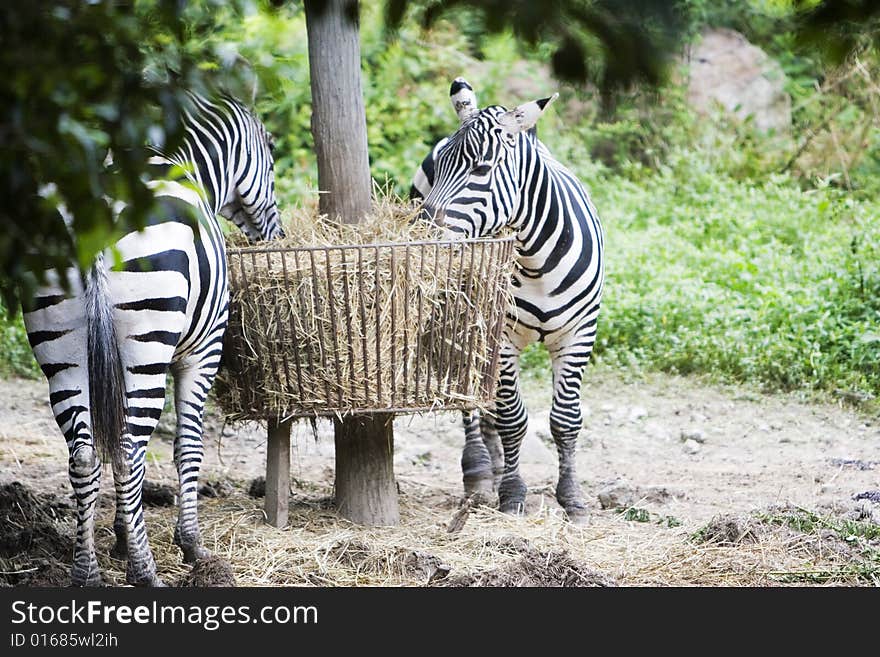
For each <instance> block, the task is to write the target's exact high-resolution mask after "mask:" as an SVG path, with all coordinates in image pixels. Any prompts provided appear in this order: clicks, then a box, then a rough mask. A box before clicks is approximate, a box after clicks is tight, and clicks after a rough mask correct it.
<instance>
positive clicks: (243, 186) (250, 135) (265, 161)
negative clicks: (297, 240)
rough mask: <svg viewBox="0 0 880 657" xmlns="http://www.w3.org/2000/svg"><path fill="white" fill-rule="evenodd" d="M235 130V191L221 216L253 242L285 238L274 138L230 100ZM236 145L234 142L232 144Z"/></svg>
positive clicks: (252, 116)
mask: <svg viewBox="0 0 880 657" xmlns="http://www.w3.org/2000/svg"><path fill="white" fill-rule="evenodd" d="M226 104H227V105H228V107H229V108H230V109H231V112H232V119H233V124H234V127H235V129H237V130H238V131H239V139H238V142H237V146H233V149H236V148H237V152H234V153H233V156H232V157H231V158H230V165H229V166H230V176H231V180H232V188H231V189H230V190H229V193H228V195H227V201H226V203H225V204H224V205H223V206H222V207H221V208H220V212H219V214H220V216H222V217H224V218H226V219H228V220H229V221H231V222H233V223H234V224H235V225H236V226H238V227H239V229H241V231H242V232H243V233H244V234H245V235H247V237H248V239H250V240H251V241H252V242H258V241H261V240H272V239H275V238H280V237H284V230H283V229H282V227H281V214H280V213H279V212H278V203H277V202H276V200H275V173H274V166H275V161H274V159H273V157H272V151H273V149H274V143H273V141H272V135H271V134H269V132H268V131H267V130H266V128H265V127H264V126H263V124H262V123H261V122H260V120H259V119H257V118H256V117H255V116H254V115H253V114H251V113H250V112H249V111H248V110H247V109H245V108H244V107H243V106H242V105H241V104H240V103H238V102H237V101H234V100H232V99H231V98H230V99H227V103H226ZM233 143H234V144H235V142H233Z"/></svg>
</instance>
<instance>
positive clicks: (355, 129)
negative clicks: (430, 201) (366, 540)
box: [304, 0, 400, 525]
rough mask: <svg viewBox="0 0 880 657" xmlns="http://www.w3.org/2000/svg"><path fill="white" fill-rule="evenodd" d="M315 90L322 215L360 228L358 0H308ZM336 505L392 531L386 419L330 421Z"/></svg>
mask: <svg viewBox="0 0 880 657" xmlns="http://www.w3.org/2000/svg"><path fill="white" fill-rule="evenodd" d="M304 4H305V10H306V31H307V33H308V40H309V73H310V79H311V89H312V136H313V137H314V139H315V155H316V157H317V160H318V188H319V189H320V190H321V197H320V200H319V206H320V207H319V209H320V212H321V214H326V215H327V216H328V217H329V218H330V219H331V220H334V221H341V222H343V223H352V224H356V223H359V222H360V221H361V220H362V219H363V218H364V217H365V216H366V215H367V214H369V212H370V204H371V193H370V191H371V187H372V181H371V179H370V161H369V157H368V153H367V115H366V112H365V111H364V97H363V93H362V91H361V48H360V34H359V33H358V13H359V11H360V9H359V6H358V2H357V0H305V2H304ZM335 439H336V503H337V507H338V509H339V511H340V513H341V514H342V515H343V516H345V517H346V518H349V519H351V520H353V521H354V522H358V523H361V524H365V525H396V524H398V523H399V522H400V514H399V512H398V507H397V484H396V482H395V481H394V469H393V455H394V449H393V448H394V436H393V434H392V424H391V415H390V414H384V415H375V416H361V417H347V418H345V419H344V420H342V421H337V422H336V423H335Z"/></svg>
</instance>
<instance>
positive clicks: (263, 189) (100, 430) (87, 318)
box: [24, 95, 282, 586]
mask: <svg viewBox="0 0 880 657" xmlns="http://www.w3.org/2000/svg"><path fill="white" fill-rule="evenodd" d="M190 102H191V105H190V106H189V107H188V109H187V110H186V111H185V115H184V122H185V127H186V134H185V138H184V141H183V144H182V146H181V147H180V148H179V149H178V151H177V152H176V153H174V154H173V155H168V156H165V155H156V156H155V157H152V158H151V159H150V162H149V166H150V167H151V168H152V169H153V171H152V173H153V174H155V175H154V176H153V180H152V181H151V182H150V183H149V185H150V187H152V188H153V193H154V194H155V195H156V197H157V200H156V204H155V207H154V210H153V212H152V214H151V215H150V216H149V217H148V220H147V226H146V228H145V229H144V230H143V231H141V232H137V231H134V232H131V233H129V234H127V235H125V236H124V237H122V238H121V239H120V240H119V241H118V242H117V243H116V244H115V246H114V249H108V250H107V251H105V253H104V254H102V255H99V256H98V257H97V259H96V261H95V262H94V264H93V266H92V267H91V268H90V270H89V271H88V272H80V271H79V270H78V269H71V270H69V271H68V272H67V278H68V281H67V282H68V287H67V291H65V290H64V288H63V287H62V286H61V285H60V284H59V282H60V281H59V280H58V277H57V276H55V275H54V273H52V272H47V276H48V280H47V284H46V285H45V286H43V287H41V288H39V289H38V291H37V293H36V295H35V298H34V299H33V301H32V302H31V303H30V304H28V305H26V307H25V313H24V322H25V326H26V328H27V332H28V339H29V340H30V343H31V347H32V349H33V352H34V356H35V357H36V359H37V362H38V363H39V365H40V367H41V369H42V370H43V374H44V375H45V376H46V378H47V379H48V382H49V402H50V404H51V406H52V411H53V413H54V415H55V420H56V422H57V423H58V426H59V428H60V429H61V432H62V433H63V434H64V437H65V439H66V440H67V446H68V450H69V454H70V457H69V461H68V465H69V474H70V483H71V484H72V486H73V491H74V495H75V497H76V505H77V534H76V544H75V549H74V558H73V567H72V570H71V579H72V583H73V584H74V585H77V586H91V585H98V584H100V583H101V575H100V572H99V568H98V562H97V559H96V557H95V541H94V514H95V503H96V501H97V497H98V490H99V485H100V478H101V465H102V462H104V463H106V462H109V463H111V465H112V470H113V478H114V481H115V485H116V517H115V521H114V523H113V529H114V531H115V534H116V546H115V547H114V549H113V554H115V555H116V556H118V557H120V558H126V557H127V560H128V563H127V569H126V579H127V581H128V582H129V583H131V584H137V585H152V586H161V585H162V581H161V580H160V579H159V577H158V576H157V574H156V564H155V561H154V559H153V555H152V552H151V551H150V547H149V543H148V540H147V531H146V527H145V524H144V510H143V506H142V502H141V489H142V484H143V481H144V467H145V460H144V456H145V454H146V450H147V443H148V441H149V438H150V435H151V434H152V432H153V429H155V427H156V424H157V423H158V421H159V416H160V415H161V413H162V408H163V406H164V401H165V376H166V373H167V372H168V371H169V370H170V371H171V374H172V375H173V377H174V401H175V410H176V412H177V431H176V435H175V439H174V461H175V465H176V467H177V472H178V477H179V484H180V493H179V515H178V520H177V526H176V529H175V533H174V541H175V543H176V544H177V545H179V546H180V548H181V550H182V552H183V559H184V561H186V562H193V561H195V560H196V559H199V558H203V557H206V556H208V554H209V553H208V551H207V550H206V549H205V548H203V547H202V545H201V539H200V536H199V525H198V517H197V510H196V496H197V487H198V476H199V469H200V466H201V462H202V454H203V447H202V413H203V410H204V405H205V399H206V397H207V395H208V392H209V391H210V389H211V385H212V384H213V380H214V375H215V374H216V372H217V367H218V365H219V363H220V357H221V352H222V339H223V333H224V331H225V329H226V322H227V316H228V306H229V291H228V287H227V271H226V252H225V250H224V238H223V232H222V230H221V227H220V224H219V222H218V221H217V218H216V215H217V214H220V215H221V216H223V217H226V218H227V219H230V220H231V221H233V222H234V223H235V224H236V225H237V226H238V227H239V228H240V229H241V230H243V231H244V232H245V234H246V235H247V236H248V237H249V238H251V239H252V240H258V239H272V238H275V237H278V236H281V235H282V230H281V226H280V219H279V213H278V208H277V205H276V202H275V182H274V174H273V160H272V153H271V149H272V142H271V138H270V136H269V134H268V133H267V132H266V129H265V128H264V127H263V125H262V124H261V123H260V122H259V121H258V120H257V119H256V118H255V117H254V116H253V115H251V113H250V112H248V110H246V109H245V108H244V107H243V106H242V105H241V104H239V103H238V102H237V101H235V100H233V99H231V98H228V97H224V98H221V99H218V100H217V101H208V100H206V99H204V98H202V97H199V96H196V95H190ZM175 166H176V167H182V168H183V170H185V171H186V172H187V173H186V177H187V178H188V180H183V181H182V182H181V181H180V180H178V179H171V177H170V176H169V173H170V172H171V169H172V167H175ZM175 170H180V169H175ZM125 211H126V210H125V209H122V210H121V212H122V213H124V212H125ZM61 212H62V215H63V214H64V211H63V210H61ZM114 250H115V255H116V257H118V258H119V259H120V261H121V264H120V266H118V267H113V268H111V267H108V266H107V265H106V264H105V261H106V262H112V258H113V257H114V253H113V252H114Z"/></svg>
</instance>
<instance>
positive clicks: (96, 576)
mask: <svg viewBox="0 0 880 657" xmlns="http://www.w3.org/2000/svg"><path fill="white" fill-rule="evenodd" d="M70 585H71V586H73V587H78V588H101V587H104V586H106V585H107V583H106V582H105V581H104V578H103V577H101V573H100V572H99V571H98V570H97V569H96V570H94V571H92V572H91V573H89V574H88V575H83V574H80V573H76V572H71V574H70Z"/></svg>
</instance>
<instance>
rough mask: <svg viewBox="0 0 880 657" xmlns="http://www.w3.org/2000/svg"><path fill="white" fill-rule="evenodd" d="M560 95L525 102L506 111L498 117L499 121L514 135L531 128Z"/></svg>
mask: <svg viewBox="0 0 880 657" xmlns="http://www.w3.org/2000/svg"><path fill="white" fill-rule="evenodd" d="M558 97H559V94H558V93H556V94H553V95H552V96H550V97H549V98H541V99H540V100H533V101H531V102H529V103H523V104H522V105H520V106H519V107H515V108H513V109H512V110H508V111H506V112H504V114H502V115H501V116H499V117H498V122H499V123H500V124H501V127H502V128H504V129H505V130H507V132H509V133H511V134H513V135H515V134H519V133H520V132H525V131H526V130H530V129H531V128H533V127H535V124H536V123H537V122H538V119H540V118H541V115H542V114H544V111H545V110H546V109H547V107H548V106H549V105H550V103H552V102H553V101H554V100H556V99H557V98H558Z"/></svg>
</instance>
